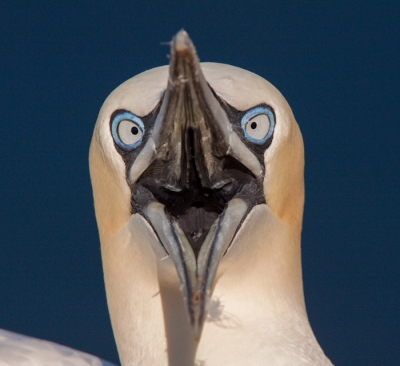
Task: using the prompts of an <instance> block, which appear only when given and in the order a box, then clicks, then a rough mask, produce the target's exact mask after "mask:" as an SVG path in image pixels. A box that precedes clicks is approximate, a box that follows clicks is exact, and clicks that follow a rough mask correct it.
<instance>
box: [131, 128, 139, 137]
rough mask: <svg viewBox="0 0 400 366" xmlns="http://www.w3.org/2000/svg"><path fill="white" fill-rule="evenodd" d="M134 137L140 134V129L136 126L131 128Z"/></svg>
mask: <svg viewBox="0 0 400 366" xmlns="http://www.w3.org/2000/svg"><path fill="white" fill-rule="evenodd" d="M131 132H132V135H137V134H138V133H139V129H138V128H137V127H136V126H133V127H132V128H131Z"/></svg>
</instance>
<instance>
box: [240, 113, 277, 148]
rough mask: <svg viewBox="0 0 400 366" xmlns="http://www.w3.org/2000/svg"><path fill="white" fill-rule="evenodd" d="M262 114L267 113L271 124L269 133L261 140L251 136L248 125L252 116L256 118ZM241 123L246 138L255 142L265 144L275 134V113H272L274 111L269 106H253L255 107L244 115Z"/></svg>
mask: <svg viewBox="0 0 400 366" xmlns="http://www.w3.org/2000/svg"><path fill="white" fill-rule="evenodd" d="M260 114H265V115H266V116H267V117H268V119H269V122H270V125H269V130H268V133H267V134H266V135H265V137H264V138H262V139H260V140H258V139H255V138H254V137H251V136H250V135H249V134H248V133H247V132H246V126H247V123H248V122H249V121H250V120H251V119H252V118H254V117H256V116H258V115H260ZM241 125H242V129H243V132H244V136H245V137H246V139H248V140H250V141H251V142H253V143H255V144H258V145H262V144H264V143H265V142H266V141H267V140H268V139H269V138H270V137H271V136H272V134H273V132H274V129H275V116H274V114H273V113H272V111H271V110H270V109H269V108H267V107H263V106H258V107H255V108H253V109H250V110H249V111H248V112H247V113H246V114H245V115H244V116H243V117H242V122H241Z"/></svg>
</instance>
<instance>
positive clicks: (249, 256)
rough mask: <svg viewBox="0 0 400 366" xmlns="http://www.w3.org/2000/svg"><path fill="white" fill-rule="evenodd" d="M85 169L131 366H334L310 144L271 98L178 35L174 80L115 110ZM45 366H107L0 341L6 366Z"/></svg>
mask: <svg viewBox="0 0 400 366" xmlns="http://www.w3.org/2000/svg"><path fill="white" fill-rule="evenodd" d="M89 160H90V175H91V181H92V186H93V196H94V205H95V213H96V218H97V223H98V228H99V234H100V241H101V251H102V260H103V268H104V278H105V285H106V293H107V301H108V306H109V311H110V316H111V322H112V326H113V331H114V335H115V339H116V343H117V347H118V352H119V355H120V359H121V363H122V365H123V366H136V365H171V366H192V365H196V366H200V365H204V366H220V365H229V366H235V365H240V366H242V365H273V366H277V365H285V366H287V365H293V366H297V365H332V364H331V362H330V361H329V359H328V358H327V357H326V356H325V355H324V353H323V351H322V349H321V348H320V346H319V344H318V342H317V340H316V338H315V336H314V334H313V332H312V329H311V327H310V324H309V321H308V318H307V313H306V309H305V303H304V295H303V285H302V274H301V255H300V234H301V227H302V216H303V205H304V177H303V170H304V149H303V141H302V136H301V133H300V129H299V127H298V125H297V123H296V121H295V118H294V116H293V113H292V111H291V109H290V107H289V105H288V103H287V102H286V100H285V99H284V97H283V96H282V95H281V94H280V92H279V91H278V90H277V89H276V88H275V87H274V86H272V85H271V84H270V83H269V82H268V81H266V80H264V79H263V78H262V77H260V76H258V75H256V74H253V73H251V72H249V71H246V70H243V69H240V68H237V67H234V66H230V65H224V64H217V63H200V62H199V59H198V57H197V54H196V50H195V48H194V46H193V43H192V41H191V40H190V38H189V36H188V34H187V33H186V32H185V31H183V30H182V31H180V32H178V33H177V34H176V36H175V37H174V38H173V40H172V42H171V55H170V64H169V66H162V67H158V68H155V69H152V70H149V71H146V72H143V73H141V74H139V75H137V76H135V77H133V78H132V79H129V80H128V81H126V82H124V83H123V84H122V85H121V86H119V87H118V88H117V89H116V90H114V91H113V92H112V93H111V94H110V96H109V97H108V98H107V99H106V101H105V102H104V104H103V106H102V108H101V110H100V113H99V117H98V120H97V123H96V126H95V129H94V133H93V138H92V143H91V146H90V157H89ZM21 357H22V358H21ZM21 360H24V362H25V363H23V364H22V363H21ZM49 360H50V361H49ZM44 364H46V365H47V364H51V365H58V364H60V365H64V364H68V365H77V366H78V365H79V366H83V365H89V364H90V365H102V364H103V365H108V363H107V362H105V361H102V360H99V359H98V358H95V357H94V356H89V355H86V354H83V353H80V352H78V351H76V352H75V351H73V350H70V349H67V348H63V347H62V346H58V345H55V344H53V343H50V342H45V341H38V340H35V339H32V338H28V337H24V336H19V335H15V334H13V333H9V332H6V331H1V332H0V365H44Z"/></svg>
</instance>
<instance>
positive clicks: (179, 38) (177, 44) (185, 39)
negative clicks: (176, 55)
mask: <svg viewBox="0 0 400 366" xmlns="http://www.w3.org/2000/svg"><path fill="white" fill-rule="evenodd" d="M172 48H173V49H174V50H175V52H187V51H193V50H194V45H193V42H192V40H191V39H190V37H189V35H188V34H187V32H186V31H185V30H184V29H181V30H180V31H179V32H178V33H177V34H176V35H175V37H174V38H173V40H172Z"/></svg>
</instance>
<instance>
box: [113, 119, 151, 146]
mask: <svg viewBox="0 0 400 366" xmlns="http://www.w3.org/2000/svg"><path fill="white" fill-rule="evenodd" d="M111 132H112V136H113V138H114V141H115V142H116V143H117V145H118V146H120V147H122V148H123V149H128V150H129V149H134V148H136V147H138V146H139V145H140V144H141V142H142V139H143V134H144V125H143V122H142V120H141V119H140V118H139V117H137V116H135V115H134V114H133V113H130V112H123V113H121V114H118V115H116V116H115V117H114V119H113V121H112V123H111Z"/></svg>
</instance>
